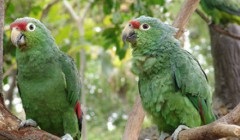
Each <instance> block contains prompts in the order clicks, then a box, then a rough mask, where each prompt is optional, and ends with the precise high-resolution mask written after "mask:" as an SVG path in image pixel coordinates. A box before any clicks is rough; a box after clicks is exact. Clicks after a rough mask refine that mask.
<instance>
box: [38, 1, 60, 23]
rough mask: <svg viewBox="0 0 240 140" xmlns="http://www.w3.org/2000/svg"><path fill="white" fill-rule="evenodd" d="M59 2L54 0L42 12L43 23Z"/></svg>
mask: <svg viewBox="0 0 240 140" xmlns="http://www.w3.org/2000/svg"><path fill="white" fill-rule="evenodd" d="M58 2H59V0H54V1H52V2H50V3H49V4H48V5H46V6H45V8H44V9H43V10H42V15H41V17H40V21H41V20H42V19H43V18H44V17H46V16H47V14H48V12H49V10H50V9H51V7H52V6H53V5H55V4H56V3H58Z"/></svg>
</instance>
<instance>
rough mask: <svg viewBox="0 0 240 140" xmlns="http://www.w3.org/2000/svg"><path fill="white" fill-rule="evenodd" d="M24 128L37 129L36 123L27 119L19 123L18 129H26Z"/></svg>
mask: <svg viewBox="0 0 240 140" xmlns="http://www.w3.org/2000/svg"><path fill="white" fill-rule="evenodd" d="M26 126H33V127H37V123H36V122H35V121H34V120H32V119H27V120H25V121H22V122H21V123H20V125H19V128H22V127H26Z"/></svg>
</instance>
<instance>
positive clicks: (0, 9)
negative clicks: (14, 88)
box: [0, 0, 5, 104]
mask: <svg viewBox="0 0 240 140" xmlns="http://www.w3.org/2000/svg"><path fill="white" fill-rule="evenodd" d="M4 11H5V10H4V0H0V103H2V104H3V87H2V85H3V82H2V81H3V29H4V13H5V12H4Z"/></svg>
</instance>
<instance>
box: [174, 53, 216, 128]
mask: <svg viewBox="0 0 240 140" xmlns="http://www.w3.org/2000/svg"><path fill="white" fill-rule="evenodd" d="M171 66H172V71H173V78H174V80H175V83H176V88H177V89H179V90H181V91H182V93H183V94H185V95H186V96H187V97H188V99H189V100H190V101H191V102H192V104H193V105H194V107H195V108H196V109H197V110H198V112H199V114H200V116H201V119H202V123H203V124H207V123H209V122H212V121H213V120H214V119H215V118H214V115H213V113H212V112H211V103H210V100H211V93H210V89H209V86H208V83H207V77H206V75H205V73H204V71H203V70H202V68H201V66H200V65H199V63H198V61H197V60H196V59H194V57H193V56H192V55H191V54H190V53H188V52H187V51H185V50H181V51H178V52H176V54H175V55H174V56H173V57H172V59H171Z"/></svg>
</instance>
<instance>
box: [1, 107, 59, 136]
mask: <svg viewBox="0 0 240 140" xmlns="http://www.w3.org/2000/svg"><path fill="white" fill-rule="evenodd" d="M20 122H21V120H20V119H18V118H17V117H16V116H14V115H12V113H11V112H9V111H8V110H7V109H6V107H5V106H4V105H3V104H0V139H1V140H5V139H7V140H26V139H35V140H36V139H40V140H45V139H51V140H60V138H59V137H57V136H54V135H52V134H50V133H47V132H45V131H43V130H40V129H37V128H33V127H25V128H22V129H20V130H19V129H18V127H19V124H20Z"/></svg>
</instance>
